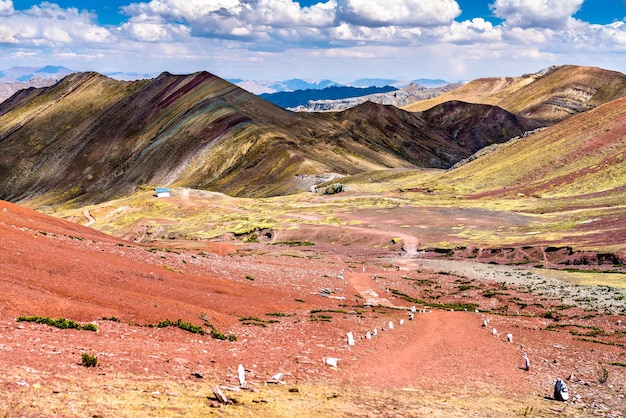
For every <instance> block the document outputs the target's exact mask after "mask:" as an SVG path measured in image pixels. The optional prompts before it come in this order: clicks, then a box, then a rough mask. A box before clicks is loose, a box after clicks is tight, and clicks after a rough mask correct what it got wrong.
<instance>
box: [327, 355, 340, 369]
mask: <svg viewBox="0 0 626 418" xmlns="http://www.w3.org/2000/svg"><path fill="white" fill-rule="evenodd" d="M338 361H339V359H338V358H336V357H327V358H326V359H324V363H326V364H327V365H328V366H331V367H337V362H338Z"/></svg>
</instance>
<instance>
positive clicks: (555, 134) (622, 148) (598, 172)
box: [437, 98, 626, 205]
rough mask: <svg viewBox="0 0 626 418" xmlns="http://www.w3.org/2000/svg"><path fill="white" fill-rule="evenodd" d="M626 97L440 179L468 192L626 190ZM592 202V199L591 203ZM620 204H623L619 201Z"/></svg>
mask: <svg viewBox="0 0 626 418" xmlns="http://www.w3.org/2000/svg"><path fill="white" fill-rule="evenodd" d="M625 155H626V98H623V99H618V100H615V101H613V102H610V103H607V104H605V105H602V106H600V107H598V108H596V109H594V110H591V111H589V112H586V113H583V114H581V115H577V116H574V117H572V118H570V119H568V120H567V122H562V123H560V124H558V125H555V126H552V127H549V128H547V129H545V130H543V131H541V132H540V133H537V134H535V135H533V136H531V137H528V138H525V139H522V140H519V141H515V142H512V143H507V144H505V145H502V146H501V147H500V148H499V149H497V150H496V151H495V152H492V153H489V154H487V155H484V156H482V157H480V158H478V159H476V160H474V161H472V162H470V163H468V164H466V165H463V166H461V167H459V168H457V169H454V170H451V171H448V172H447V173H445V174H443V175H442V176H441V177H439V178H438V180H437V183H438V184H439V185H442V184H446V185H448V187H449V186H451V187H454V189H455V190H456V191H458V192H459V193H463V194H469V195H473V196H474V197H480V196H487V195H489V196H496V195H497V196H508V197H515V196H517V195H518V194H520V193H521V194H524V195H536V196H541V197H575V196H579V197H582V198H585V199H588V198H590V197H592V196H593V197H594V198H595V199H598V198H600V197H604V198H606V199H612V200H614V201H615V202H616V203H618V202H621V199H622V198H621V196H623V193H624V191H625V186H624V179H626V165H625V164H623V160H624V156H625ZM589 204H591V203H589ZM619 204H620V205H621V204H622V203H619Z"/></svg>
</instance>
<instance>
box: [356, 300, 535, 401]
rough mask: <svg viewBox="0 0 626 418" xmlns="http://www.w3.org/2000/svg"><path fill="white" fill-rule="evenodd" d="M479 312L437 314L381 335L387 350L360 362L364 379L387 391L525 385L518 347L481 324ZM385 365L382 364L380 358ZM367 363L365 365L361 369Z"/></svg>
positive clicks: (481, 318)
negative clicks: (419, 388)
mask: <svg viewBox="0 0 626 418" xmlns="http://www.w3.org/2000/svg"><path fill="white" fill-rule="evenodd" d="M482 321H483V317H482V315H481V314H475V313H469V312H446V311H438V310H435V311H433V312H431V313H425V314H417V315H416V316H415V320H414V321H408V322H406V324H405V325H404V326H402V327H395V328H394V329H392V330H388V331H385V332H384V333H381V334H380V336H379V337H378V338H384V339H385V340H388V342H386V343H385V344H381V346H379V350H382V351H383V352H384V354H383V353H381V352H380V351H379V353H378V354H377V355H375V356H374V355H373V354H372V361H368V359H367V358H365V359H363V361H361V362H360V363H361V367H360V370H361V373H360V374H361V377H360V378H362V379H364V380H365V381H366V382H367V383H368V384H371V385H373V386H376V385H382V386H383V387H411V386H414V387H422V388H423V387H431V388H442V387H463V388H464V390H468V387H469V386H482V385H483V384H489V385H494V384H495V385H496V386H499V387H507V388H508V389H509V390H510V389H511V388H515V387H519V386H523V385H525V382H526V381H525V375H524V373H525V371H523V370H522V369H521V365H522V354H523V353H522V351H521V349H520V346H519V344H514V343H508V342H506V335H502V334H500V333H499V334H498V335H493V334H492V332H491V331H492V330H491V328H490V329H486V328H484V327H482V326H481V324H482ZM381 359H382V360H383V361H380V360H381ZM363 364H367V367H363Z"/></svg>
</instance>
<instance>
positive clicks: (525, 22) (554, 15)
mask: <svg viewBox="0 0 626 418" xmlns="http://www.w3.org/2000/svg"><path fill="white" fill-rule="evenodd" d="M583 1H584V0H496V1H495V3H493V4H492V5H491V6H490V8H491V9H492V10H493V14H494V15H495V16H496V17H499V18H501V19H504V20H505V21H506V23H507V24H508V25H510V26H520V27H531V26H535V27H543V28H552V29H558V28H563V27H565V26H567V24H568V23H569V22H570V20H571V19H572V16H573V15H574V14H575V13H576V12H577V11H578V9H580V6H582V4H583Z"/></svg>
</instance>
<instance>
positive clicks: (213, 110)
mask: <svg viewBox="0 0 626 418" xmlns="http://www.w3.org/2000/svg"><path fill="white" fill-rule="evenodd" d="M0 126H2V129H1V130H0V145H1V146H2V148H3V150H4V151H5V152H4V155H5V156H4V157H3V158H2V159H0V172H1V173H2V174H3V176H2V178H0V197H2V198H4V199H7V200H10V201H24V200H37V201H38V203H37V204H38V205H48V204H52V205H55V204H57V205H58V204H60V203H63V202H67V203H68V204H79V203H80V202H83V201H85V202H87V201H89V202H92V201H94V199H95V200H98V201H103V200H106V199H110V198H112V197H114V196H118V195H120V194H124V193H129V192H132V190H135V189H136V188H137V187H145V186H148V187H149V186H150V185H152V186H161V185H172V186H174V185H176V186H185V187H193V188H199V189H211V190H215V191H219V192H224V193H228V194H231V195H233V196H248V197H262V196H276V195H281V194H288V193H294V192H297V191H301V190H302V184H301V181H300V180H299V177H298V176H299V175H319V174H324V173H340V174H344V175H349V174H357V173H359V172H364V171H367V170H371V169H373V168H374V169H384V168H393V167H396V168H410V167H438V168H447V167H450V166H452V165H453V164H454V163H456V162H457V161H459V160H460V159H463V158H466V157H467V156H469V155H470V154H471V153H472V152H474V151H473V150H472V149H470V148H466V147H464V146H462V145H460V144H458V143H456V141H455V140H454V139H453V138H452V136H451V132H448V131H446V130H445V129H442V128H441V127H437V126H435V125H434V124H432V123H430V122H428V121H427V120H425V119H422V118H421V117H420V116H419V115H416V114H410V113H408V112H405V111H403V110H400V109H397V108H394V107H391V106H383V105H374V104H372V103H366V104H364V105H361V106H357V107H356V108H353V109H350V110H348V111H346V112H339V113H336V114H300V113H293V112H289V111H286V110H283V109H281V108H280V107H278V106H275V105H273V104H270V103H268V102H267V101H265V100H263V99H261V98H259V97H258V96H255V95H253V94H251V93H249V92H246V91H245V90H242V89H240V88H239V87H237V86H235V85H233V84H232V83H229V82H227V81H225V80H223V79H221V78H219V77H217V76H215V75H213V74H210V73H207V72H198V73H193V74H189V75H172V74H170V73H167V72H165V73H162V74H161V75H159V76H158V77H156V78H154V79H148V80H140V81H118V80H114V79H112V78H110V77H106V76H103V75H100V74H98V73H94V72H90V73H75V74H72V75H69V76H67V77H66V78H64V79H63V80H61V81H60V82H59V83H57V84H55V85H54V86H50V87H45V88H42V89H30V90H24V91H21V92H18V93H16V94H15V95H14V96H12V97H11V98H10V99H8V100H6V101H5V102H3V103H1V104H0ZM521 129H522V130H523V129H524V128H521ZM519 130H520V129H517V130H516V131H515V132H514V133H515V134H520V133H521V131H519ZM518 131H519V132H518ZM512 132H513V131H512ZM494 140H495V141H496V142H503V141H506V140H508V137H506V136H503V135H501V136H499V137H498V138H494Z"/></svg>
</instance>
